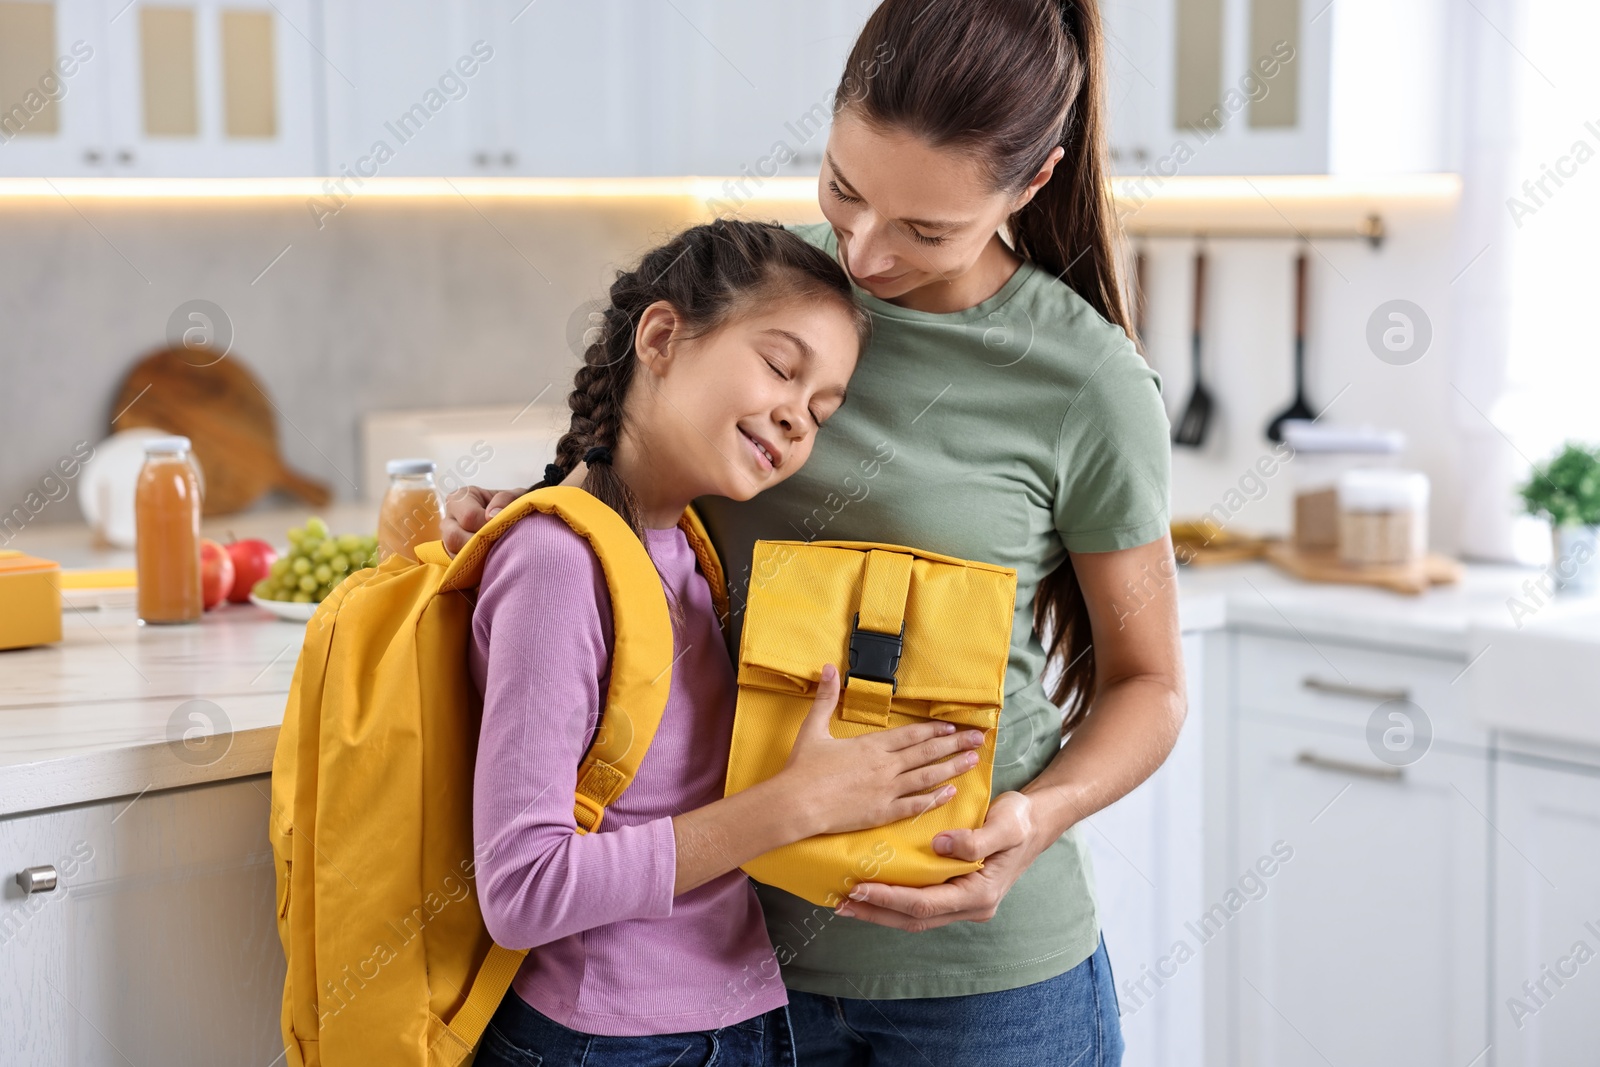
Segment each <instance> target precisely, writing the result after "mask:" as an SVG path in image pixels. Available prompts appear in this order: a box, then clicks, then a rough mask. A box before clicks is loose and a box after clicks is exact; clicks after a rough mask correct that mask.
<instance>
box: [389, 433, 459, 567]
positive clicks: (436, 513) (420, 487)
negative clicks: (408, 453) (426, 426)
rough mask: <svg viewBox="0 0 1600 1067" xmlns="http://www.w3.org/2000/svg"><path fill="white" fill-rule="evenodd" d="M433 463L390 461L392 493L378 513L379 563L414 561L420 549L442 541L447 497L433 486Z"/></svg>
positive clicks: (390, 492) (413, 460)
mask: <svg viewBox="0 0 1600 1067" xmlns="http://www.w3.org/2000/svg"><path fill="white" fill-rule="evenodd" d="M433 468H434V464H433V460H431V459H391V460H390V461H389V464H388V471H389V491H388V492H386V493H384V494H383V504H382V505H381V507H380V508H379V510H378V562H379V563H380V564H381V563H382V562H383V561H384V560H386V559H388V558H389V557H390V556H393V555H397V554H398V555H401V556H405V557H406V558H407V559H409V560H413V561H415V560H416V558H417V546H418V545H420V544H422V543H423V542H424V541H437V540H439V538H440V536H441V533H440V523H441V522H442V521H443V519H444V497H443V496H442V495H441V494H440V493H439V487H438V486H437V485H435V484H434V482H433Z"/></svg>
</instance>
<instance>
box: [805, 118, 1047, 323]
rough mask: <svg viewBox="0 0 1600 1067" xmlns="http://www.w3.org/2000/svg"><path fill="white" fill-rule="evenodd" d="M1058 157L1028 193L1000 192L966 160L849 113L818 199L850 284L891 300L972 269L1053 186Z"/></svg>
mask: <svg viewBox="0 0 1600 1067" xmlns="http://www.w3.org/2000/svg"><path fill="white" fill-rule="evenodd" d="M1058 151H1059V149H1058ZM1057 158H1058V157H1057V156H1055V155H1054V154H1052V156H1051V158H1050V160H1049V162H1047V163H1046V165H1045V167H1044V168H1043V169H1042V170H1041V173H1040V175H1039V177H1037V178H1035V179H1034V182H1033V183H1030V185H1029V186H1028V187H1027V188H1026V189H1024V190H1023V191H1022V192H1021V193H1016V194H1009V193H1003V192H995V191H993V190H992V189H991V188H990V187H989V180H988V178H987V177H986V176H985V174H984V172H983V168H982V167H981V165H980V164H979V163H978V162H977V161H976V160H974V159H973V158H972V157H970V156H969V155H966V154H963V153H961V152H957V151H954V150H951V149H937V148H932V147H929V146H928V145H927V144H926V143H925V142H924V141H922V140H920V139H919V138H917V137H914V136H912V135H910V134H906V133H901V132H898V131H894V130H882V129H879V128H876V127H874V126H871V125H869V124H868V123H866V122H865V121H863V120H862V119H861V118H860V117H858V115H857V114H856V112H855V110H854V109H852V108H846V109H845V110H844V111H842V112H840V113H839V114H838V115H837V116H836V117H835V119H834V123H833V128H832V131H831V132H830V133H829V135H828V147H827V151H826V152H825V153H824V154H823V161H822V170H821V173H820V174H819V176H818V187H817V197H818V200H819V201H820V203H821V205H822V213H823V215H825V216H826V217H827V219H828V222H829V223H830V224H831V225H832V226H833V229H834V232H835V233H837V234H838V237H839V253H840V259H841V260H842V261H843V263H844V266H845V269H846V270H848V271H849V272H850V276H851V277H852V278H853V279H855V282H856V284H857V285H859V286H861V287H862V288H863V289H865V290H866V291H867V292H869V293H871V294H872V295H873V296H875V297H878V298H879V299H880V300H892V299H894V298H895V297H898V296H903V295H905V294H906V293H909V292H911V291H912V290H913V289H920V288H922V287H923V286H926V285H930V284H934V283H939V282H951V281H954V280H955V279H957V278H959V277H960V276H961V275H963V274H965V273H966V272H967V271H969V270H971V269H972V267H973V265H974V264H975V263H977V261H978V258H979V256H980V255H982V254H983V251H984V249H985V248H987V247H988V246H989V243H990V241H991V240H992V239H993V238H994V236H995V234H996V232H997V231H998V230H999V229H1000V225H1001V223H1003V222H1004V221H1005V220H1006V218H1007V217H1008V216H1009V215H1010V214H1011V213H1012V212H1013V211H1015V210H1016V209H1017V208H1019V207H1021V206H1022V204H1024V203H1026V202H1027V201H1028V199H1030V198H1031V197H1032V196H1033V194H1034V192H1036V191H1037V189H1038V188H1039V187H1040V186H1042V185H1043V184H1044V182H1045V181H1047V180H1049V177H1050V173H1051V170H1052V168H1053V167H1054V164H1055V161H1056V159H1057Z"/></svg>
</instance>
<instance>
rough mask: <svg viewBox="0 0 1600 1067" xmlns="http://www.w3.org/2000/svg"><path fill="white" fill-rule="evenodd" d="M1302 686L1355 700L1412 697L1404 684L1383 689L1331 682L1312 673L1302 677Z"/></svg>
mask: <svg viewBox="0 0 1600 1067" xmlns="http://www.w3.org/2000/svg"><path fill="white" fill-rule="evenodd" d="M1300 686H1301V688H1303V689H1310V690H1311V691H1312V692H1315V693H1327V694H1328V695H1330V696H1336V697H1350V698H1352V699H1354V700H1376V701H1378V702H1379V703H1382V702H1383V701H1385V700H1410V699H1411V690H1409V689H1407V688H1405V687H1404V686H1394V687H1392V688H1389V689H1383V688H1378V687H1376V686H1369V685H1351V684H1350V683H1348V682H1330V681H1328V680H1327V679H1325V678H1318V677H1317V676H1315V675H1311V674H1308V675H1306V676H1305V677H1304V678H1303V679H1301V681H1300Z"/></svg>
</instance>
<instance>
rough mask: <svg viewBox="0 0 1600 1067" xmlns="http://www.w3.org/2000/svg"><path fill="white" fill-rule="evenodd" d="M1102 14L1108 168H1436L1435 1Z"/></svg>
mask: <svg viewBox="0 0 1600 1067" xmlns="http://www.w3.org/2000/svg"><path fill="white" fill-rule="evenodd" d="M1104 17H1105V24H1106V34H1107V48H1106V54H1107V64H1108V65H1107V73H1108V93H1107V99H1108V103H1109V107H1110V145H1111V150H1112V166H1113V170H1114V172H1115V173H1118V174H1146V175H1149V176H1151V179H1152V182H1153V186H1159V184H1160V181H1161V180H1164V179H1166V178H1171V177H1174V176H1176V175H1179V174H1246V175H1249V174H1340V175H1370V174H1398V173H1416V172H1430V171H1438V170H1445V169H1448V167H1447V166H1446V165H1445V151H1446V145H1445V141H1444V136H1443V132H1444V127H1445V99H1444V87H1445V83H1446V71H1445V46H1446V44H1447V41H1448V32H1447V30H1448V26H1447V19H1446V8H1445V5H1444V3H1443V0H1107V3H1106V4H1105V7H1104ZM1279 42H1286V43H1287V46H1288V48H1287V50H1285V49H1284V48H1281V47H1280V46H1279ZM1291 55H1292V57H1293V58H1292V59H1290V60H1289V61H1288V62H1278V61H1279V60H1282V59H1283V58H1285V57H1287V56H1291ZM1375 72H1382V73H1381V76H1375ZM1200 116H1209V117H1208V118H1207V119H1205V120H1204V121H1200V122H1199V124H1198V125H1197V124H1196V123H1197V121H1199V120H1200Z"/></svg>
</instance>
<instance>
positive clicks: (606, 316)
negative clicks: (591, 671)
mask: <svg viewBox="0 0 1600 1067" xmlns="http://www.w3.org/2000/svg"><path fill="white" fill-rule="evenodd" d="M789 296H807V297H820V298H822V299H833V300H835V301H836V302H837V303H838V304H839V305H840V306H841V307H842V308H844V309H845V310H847V311H848V312H849V313H850V316H851V318H852V321H853V322H854V324H855V327H856V334H857V337H858V338H859V339H860V340H861V343H862V346H863V347H865V345H866V341H867V334H868V330H869V324H870V320H869V318H868V316H867V313H866V311H865V310H864V309H862V307H861V305H860V304H859V303H857V301H856V299H855V296H854V294H853V293H852V291H851V288H850V280H849V277H848V276H847V275H846V274H845V272H844V270H843V268H841V267H840V266H839V264H838V263H836V262H835V261H834V260H833V258H832V257H830V256H829V255H828V254H827V253H826V252H824V251H822V250H821V249H820V248H817V247H815V246H814V245H811V244H808V243H806V241H805V240H803V239H802V238H800V237H798V236H796V235H795V234H792V233H790V232H789V231H788V230H786V229H784V228H783V227H782V226H780V225H778V224H777V223H773V222H746V221H742V220H738V219H717V220H716V221H714V222H708V223H705V224H703V225H699V226H692V227H690V228H689V229H687V230H684V231H683V232H681V233H679V234H678V235H677V236H675V237H673V238H672V239H671V240H670V241H668V242H667V243H666V244H663V245H661V246H660V247H658V248H655V249H653V250H652V251H650V252H647V253H646V254H645V256H644V258H643V259H642V260H641V261H640V263H639V265H638V266H637V267H635V268H634V269H633V270H622V271H618V272H617V277H616V280H615V281H614V282H612V283H611V290H610V298H611V300H610V305H609V306H608V307H607V308H606V309H605V312H604V313H603V316H602V318H601V321H600V323H599V324H598V325H599V330H598V336H596V337H595V338H594V341H593V343H592V344H590V345H589V346H588V348H587V349H586V350H585V351H584V354H583V366H581V367H579V368H578V373H577V376H576V378H575V379H574V381H573V385H572V392H571V393H570V394H568V396H567V406H568V407H569V408H571V410H572V423H571V425H570V426H569V427H568V429H567V432H566V434H564V435H563V436H562V438H561V440H560V441H559V442H557V444H556V459H555V462H554V463H552V464H550V465H549V466H547V467H546V468H545V477H544V480H543V481H542V482H540V483H539V484H538V485H536V486H534V487H533V488H535V489H539V488H542V487H544V486H547V485H555V484H558V483H559V482H561V481H562V479H564V478H565V477H566V476H567V475H568V474H569V473H571V471H572V470H573V468H574V467H576V466H577V465H578V461H579V460H583V461H584V462H585V463H587V465H588V468H587V472H586V473H585V475H584V480H583V488H584V490H586V491H587V492H589V493H590V494H592V495H593V496H595V497H597V498H598V499H600V500H602V501H604V502H605V503H606V504H607V505H609V506H610V507H611V509H612V510H614V511H615V512H616V513H617V514H618V515H621V516H622V518H623V519H624V521H626V522H627V524H628V526H629V527H630V528H631V529H632V530H633V532H634V533H635V534H637V535H638V536H639V539H640V540H641V541H642V540H644V522H643V519H642V517H641V514H640V509H639V502H638V499H637V498H636V497H635V496H634V494H633V491H632V490H630V489H629V488H628V486H627V483H625V482H624V481H623V480H622V479H621V478H620V477H619V476H618V475H617V472H616V470H615V469H614V468H613V467H612V465H611V462H610V461H611V454H612V452H614V451H615V449H616V447H617V444H618V442H619V441H620V440H621V438H622V432H623V403H624V401H625V400H626V399H627V396H628V390H629V388H630V387H631V386H632V385H633V380H634V376H635V375H634V367H635V366H636V365H637V364H638V360H637V359H636V358H635V356H634V330H635V328H636V327H637V326H638V323H639V319H640V317H641V316H642V315H643V314H644V310H645V309H646V308H648V307H649V306H650V305H651V304H654V303H655V302H657V301H659V300H665V301H666V302H667V303H669V304H671V305H672V307H673V310H675V311H676V312H677V313H678V315H679V317H680V318H681V319H682V320H683V322H684V324H685V332H684V333H683V334H682V335H681V336H683V337H684V338H685V339H694V338H699V337H704V336H706V335H708V334H711V333H713V332H715V331H716V330H718V329H720V328H721V327H723V326H724V325H726V324H727V323H728V322H729V321H730V320H732V319H733V318H734V317H736V316H737V315H740V314H744V313H747V312H750V311H753V310H755V309H757V308H759V307H762V306H770V304H771V303H773V302H774V301H775V300H777V299H781V298H785V297H789Z"/></svg>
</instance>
